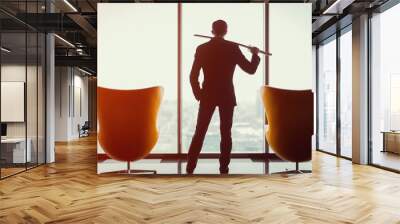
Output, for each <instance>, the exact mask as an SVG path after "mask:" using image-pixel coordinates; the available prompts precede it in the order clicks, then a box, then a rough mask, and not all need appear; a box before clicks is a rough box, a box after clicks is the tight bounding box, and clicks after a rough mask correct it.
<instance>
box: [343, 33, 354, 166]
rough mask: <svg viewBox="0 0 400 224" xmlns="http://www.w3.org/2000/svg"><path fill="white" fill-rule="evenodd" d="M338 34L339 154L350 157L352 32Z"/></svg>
mask: <svg viewBox="0 0 400 224" xmlns="http://www.w3.org/2000/svg"><path fill="white" fill-rule="evenodd" d="M344 32H345V33H344V34H342V35H341V36H340V155H341V156H345V157H348V158H351V157H352V96H353V94H352V74H353V71H352V33H351V26H350V27H349V28H348V29H347V30H345V31H344Z"/></svg>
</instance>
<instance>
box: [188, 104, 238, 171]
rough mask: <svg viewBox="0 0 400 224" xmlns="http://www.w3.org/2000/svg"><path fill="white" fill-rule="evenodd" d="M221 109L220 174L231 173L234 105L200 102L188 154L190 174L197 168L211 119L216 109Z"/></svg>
mask: <svg viewBox="0 0 400 224" xmlns="http://www.w3.org/2000/svg"><path fill="white" fill-rule="evenodd" d="M216 107H218V109H219V118H220V133H221V142H220V152H221V154H220V158H219V164H220V168H219V169H220V172H221V173H228V172H229V168H228V166H229V163H230V159H231V158H230V156H231V150H232V136H231V129H232V120H233V111H234V108H235V106H234V105H216V104H210V103H204V102H200V106H199V112H198V115H197V124H196V130H195V133H194V135H193V138H192V142H191V144H190V147H189V153H188V163H187V167H186V170H187V172H188V173H192V172H193V170H194V169H195V168H196V165H197V160H198V157H199V154H200V151H201V148H202V146H203V142H204V138H205V136H206V133H207V129H208V126H209V124H210V121H211V118H212V116H213V114H214V111H215V108H216Z"/></svg>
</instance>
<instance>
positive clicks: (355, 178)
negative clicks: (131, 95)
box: [0, 138, 400, 224]
mask: <svg viewBox="0 0 400 224" xmlns="http://www.w3.org/2000/svg"><path fill="white" fill-rule="evenodd" d="M56 156H57V157H56V158H57V163H55V164H52V165H47V166H42V167H39V168H36V169H33V170H30V171H28V172H26V173H22V174H19V175H17V176H14V177H10V178H8V179H5V180H2V181H0V223H45V222H47V223H374V224H375V223H385V224H386V223H400V175H398V174H395V173H391V172H387V171H384V170H380V169H377V168H374V167H368V166H358V165H352V164H351V163H350V162H349V161H347V160H343V159H337V158H335V157H332V156H329V155H326V154H322V153H315V154H314V162H313V168H314V172H313V173H312V174H302V175H292V176H289V177H287V176H282V175H272V176H249V175H244V176H229V177H219V176H218V177H206V176H200V177H199V176H197V177H196V176H193V177H177V176H175V177H173V176H172V177H166V176H161V177H160V176H157V177H127V176H115V175H114V176H111V175H105V176H103V175H102V176H98V175H97V174H96V141H95V139H94V138H86V139H85V140H81V141H77V142H72V143H70V144H64V145H58V146H57V154H56Z"/></svg>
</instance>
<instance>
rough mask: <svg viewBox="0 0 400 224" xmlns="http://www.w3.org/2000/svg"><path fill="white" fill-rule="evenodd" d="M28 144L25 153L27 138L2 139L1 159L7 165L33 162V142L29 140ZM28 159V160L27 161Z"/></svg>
mask: <svg viewBox="0 0 400 224" xmlns="http://www.w3.org/2000/svg"><path fill="white" fill-rule="evenodd" d="M26 142H27V143H28V144H27V146H28V147H26V152H25V138H6V139H1V157H2V159H5V160H6V163H25V162H31V160H32V153H31V145H32V140H31V139H29V138H28V139H27V141H26ZM25 159H27V160H25Z"/></svg>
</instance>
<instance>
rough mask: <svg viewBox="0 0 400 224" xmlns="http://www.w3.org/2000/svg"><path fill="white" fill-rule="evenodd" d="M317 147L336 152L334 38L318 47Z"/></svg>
mask: <svg viewBox="0 0 400 224" xmlns="http://www.w3.org/2000/svg"><path fill="white" fill-rule="evenodd" d="M318 68H319V70H318V121H319V122H318V149H320V150H323V151H327V152H330V153H336V133H337V131H336V130H337V127H336V126H337V125H336V92H337V91H336V82H337V81H336V77H337V74H336V39H335V38H332V40H330V41H328V42H327V43H324V44H322V45H320V46H319V48H318Z"/></svg>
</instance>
